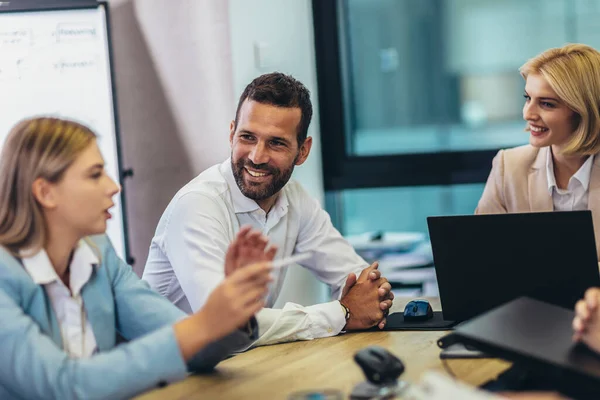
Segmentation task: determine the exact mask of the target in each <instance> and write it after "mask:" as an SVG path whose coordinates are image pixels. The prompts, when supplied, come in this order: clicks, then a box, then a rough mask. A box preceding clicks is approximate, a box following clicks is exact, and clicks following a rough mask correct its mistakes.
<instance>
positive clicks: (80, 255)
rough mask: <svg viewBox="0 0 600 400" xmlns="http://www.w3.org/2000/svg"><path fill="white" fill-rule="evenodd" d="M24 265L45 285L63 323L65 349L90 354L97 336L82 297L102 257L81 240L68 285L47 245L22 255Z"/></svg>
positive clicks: (71, 353)
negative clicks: (55, 264) (50, 255)
mask: <svg viewBox="0 0 600 400" xmlns="http://www.w3.org/2000/svg"><path fill="white" fill-rule="evenodd" d="M22 262H23V266H24V267H25V270H26V271H27V273H28V274H29V276H31V279H33V281H34V282H35V283H36V284H37V285H43V286H44V290H45V291H46V294H47V295H48V297H49V298H50V303H51V304H52V309H53V310H54V314H55V315H56V320H57V322H58V325H59V326H60V332H61V336H62V342H63V349H64V350H65V351H66V352H67V353H68V354H69V356H71V357H73V358H86V357H90V356H91V355H92V354H94V352H95V351H96V337H95V336H94V331H93V330H92V326H91V325H90V322H89V321H88V320H87V318H86V312H85V308H84V305H83V299H82V297H81V289H82V288H83V286H84V285H85V284H86V283H87V282H88V281H89V280H90V277H91V276H92V269H93V268H94V267H95V266H97V265H98V263H99V260H98V257H97V256H96V254H94V252H93V250H92V249H91V248H90V247H89V245H88V244H87V243H85V241H83V240H80V241H79V243H78V245H77V248H76V249H75V252H74V254H73V258H72V259H71V264H70V266H69V268H70V278H69V287H70V290H69V288H68V287H66V286H65V284H64V283H63V281H62V280H61V279H60V277H59V276H58V274H57V273H56V270H55V269H54V267H53V266H52V263H51V262H50V258H48V254H47V253H46V251H45V250H44V249H42V250H40V251H38V252H37V253H36V254H34V255H31V256H28V257H23V258H22Z"/></svg>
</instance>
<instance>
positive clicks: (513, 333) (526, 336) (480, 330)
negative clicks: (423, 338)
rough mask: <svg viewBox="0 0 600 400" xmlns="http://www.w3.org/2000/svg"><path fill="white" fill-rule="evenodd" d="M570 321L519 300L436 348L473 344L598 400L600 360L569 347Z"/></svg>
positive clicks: (558, 311) (556, 310)
mask: <svg viewBox="0 0 600 400" xmlns="http://www.w3.org/2000/svg"><path fill="white" fill-rule="evenodd" d="M574 316H575V312H574V311H572V310H568V309H565V308H562V307H559V306H555V305H552V304H549V303H546V302H541V301H539V300H535V299H531V298H528V297H519V298H517V299H515V300H513V301H511V302H508V303H507V304H504V305H501V306H499V307H496V308H494V309H492V310H491V311H488V312H487V313H484V314H482V315H481V316H478V317H476V318H473V319H472V320H470V321H467V322H465V323H463V324H462V325H460V326H458V327H457V328H456V329H455V330H454V332H453V333H452V334H450V335H448V336H446V337H443V338H441V339H440V343H439V345H440V347H445V344H444V342H445V341H446V342H455V341H459V342H462V343H466V344H469V345H473V346H475V347H477V348H479V349H481V350H483V351H485V352H486V353H488V354H490V355H492V356H496V357H501V358H504V359H507V360H509V361H513V362H516V363H518V365H520V366H521V367H522V366H527V367H528V368H529V369H530V370H531V371H535V373H536V374H537V375H538V376H543V377H546V378H547V379H551V380H552V384H553V385H556V386H555V387H556V389H562V390H561V391H563V392H573V390H574V389H576V390H577V389H578V390H579V391H581V392H583V393H595V396H594V397H593V398H599V397H600V355H599V354H597V353H595V352H593V351H592V350H591V349H589V348H587V346H585V345H583V344H575V343H573V341H572V335H573V329H572V327H571V324H572V321H573V318H574ZM561 386H562V388H561ZM576 397H577V398H579V396H576ZM584 397H587V396H584Z"/></svg>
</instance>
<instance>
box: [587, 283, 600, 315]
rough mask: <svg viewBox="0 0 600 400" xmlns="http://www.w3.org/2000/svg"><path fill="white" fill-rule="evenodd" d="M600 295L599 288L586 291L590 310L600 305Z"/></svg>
mask: <svg viewBox="0 0 600 400" xmlns="http://www.w3.org/2000/svg"><path fill="white" fill-rule="evenodd" d="M599 297H600V289H598V288H590V289H588V290H586V291H585V296H584V298H585V302H586V303H587V306H588V307H589V309H590V311H592V310H596V308H597V307H598V298H599Z"/></svg>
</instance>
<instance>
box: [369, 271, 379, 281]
mask: <svg viewBox="0 0 600 400" xmlns="http://www.w3.org/2000/svg"><path fill="white" fill-rule="evenodd" d="M380 277H381V271H380V270H378V269H376V270H374V271H371V272H369V279H370V280H372V281H376V280H377V279H379V278H380Z"/></svg>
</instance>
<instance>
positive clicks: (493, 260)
mask: <svg viewBox="0 0 600 400" xmlns="http://www.w3.org/2000/svg"><path fill="white" fill-rule="evenodd" d="M427 224H428V227H429V236H430V239H431V246H432V250H433V260H434V264H435V270H436V275H437V280H438V287H439V292H440V301H441V303H442V312H443V317H444V319H445V320H454V321H465V320H468V319H470V318H472V317H474V316H476V315H479V314H481V313H483V312H485V311H488V310H490V309H492V308H493V307H495V306H498V305H500V304H503V303H506V302H508V301H510V300H513V299H515V298H517V297H519V296H529V297H532V298H534V299H539V300H542V301H546V302H549V303H551V304H555V305H559V306H562V307H566V308H570V309H572V308H573V306H574V305H575V303H576V302H577V300H578V299H580V298H581V297H582V296H583V294H584V292H585V290H586V289H587V288H589V287H591V286H600V274H599V272H598V260H597V255H596V242H595V238H594V227H593V223H592V214H591V212H590V211H570V212H544V213H521V214H493V215H463V216H445V217H429V218H427Z"/></svg>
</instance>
